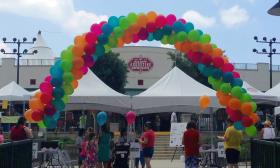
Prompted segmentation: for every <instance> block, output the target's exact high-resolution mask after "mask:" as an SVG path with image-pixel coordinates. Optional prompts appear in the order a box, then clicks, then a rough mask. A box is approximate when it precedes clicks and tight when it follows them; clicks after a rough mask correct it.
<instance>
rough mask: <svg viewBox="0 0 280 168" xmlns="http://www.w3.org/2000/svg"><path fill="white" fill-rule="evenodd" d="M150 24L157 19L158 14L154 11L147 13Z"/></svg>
mask: <svg viewBox="0 0 280 168" xmlns="http://www.w3.org/2000/svg"><path fill="white" fill-rule="evenodd" d="M147 18H148V22H154V21H155V20H156V18H157V13H156V12H154V11H150V12H148V13H147Z"/></svg>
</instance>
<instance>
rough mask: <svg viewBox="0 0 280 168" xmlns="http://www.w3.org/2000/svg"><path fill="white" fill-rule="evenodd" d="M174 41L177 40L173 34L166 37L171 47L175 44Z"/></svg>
mask: <svg viewBox="0 0 280 168" xmlns="http://www.w3.org/2000/svg"><path fill="white" fill-rule="evenodd" d="M176 41H177V38H176V35H175V34H172V35H170V36H169V37H168V43H169V44H171V45H173V44H175V43H176Z"/></svg>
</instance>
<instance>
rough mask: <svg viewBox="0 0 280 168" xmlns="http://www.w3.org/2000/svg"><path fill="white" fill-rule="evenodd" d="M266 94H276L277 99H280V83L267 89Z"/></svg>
mask: <svg viewBox="0 0 280 168" xmlns="http://www.w3.org/2000/svg"><path fill="white" fill-rule="evenodd" d="M265 94H266V95H269V96H276V97H277V100H278V101H280V83H278V84H277V85H275V86H274V87H273V88H271V89H269V90H268V91H266V92H265Z"/></svg>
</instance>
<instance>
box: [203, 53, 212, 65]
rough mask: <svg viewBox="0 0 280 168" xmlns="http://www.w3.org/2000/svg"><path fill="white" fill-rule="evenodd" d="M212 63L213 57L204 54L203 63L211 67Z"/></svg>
mask: <svg viewBox="0 0 280 168" xmlns="http://www.w3.org/2000/svg"><path fill="white" fill-rule="evenodd" d="M211 62H212V57H211V56H210V55H207V54H202V57H201V63H202V64H204V65H210V64H211Z"/></svg>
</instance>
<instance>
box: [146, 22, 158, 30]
mask: <svg viewBox="0 0 280 168" xmlns="http://www.w3.org/2000/svg"><path fill="white" fill-rule="evenodd" d="M146 29H147V31H148V32H149V33H152V32H154V31H155V30H156V25H155V23H152V22H150V23H148V24H147V26H146Z"/></svg>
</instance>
